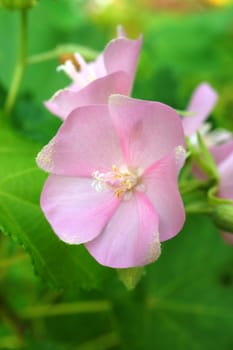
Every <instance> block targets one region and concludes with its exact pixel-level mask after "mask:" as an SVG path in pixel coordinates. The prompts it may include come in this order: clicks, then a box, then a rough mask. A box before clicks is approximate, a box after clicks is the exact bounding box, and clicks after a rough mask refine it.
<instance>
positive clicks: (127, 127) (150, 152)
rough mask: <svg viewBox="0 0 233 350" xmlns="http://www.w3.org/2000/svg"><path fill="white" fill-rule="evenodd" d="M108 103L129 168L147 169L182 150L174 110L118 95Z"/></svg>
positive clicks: (179, 126)
mask: <svg viewBox="0 0 233 350" xmlns="http://www.w3.org/2000/svg"><path fill="white" fill-rule="evenodd" d="M109 101H110V102H109V108H110V113H111V117H112V120H113V123H114V125H115V128H116V130H117V133H118V136H119V139H120V141H121V147H122V150H123V153H124V156H125V161H126V163H127V164H128V165H130V166H132V167H138V166H140V167H141V168H142V169H146V168H147V167H149V166H151V165H152V164H154V163H155V162H156V161H157V160H159V159H160V158H162V157H164V156H165V155H167V154H169V153H171V152H172V151H173V150H174V149H175V148H176V147H177V146H182V147H183V148H185V140H184V132H183V128H182V124H181V121H180V118H179V116H178V114H177V113H176V111H175V110H174V109H172V108H170V107H168V106H166V105H164V104H162V103H159V102H150V101H142V100H137V99H133V98H129V97H126V96H121V95H113V96H111V97H110V99H109Z"/></svg>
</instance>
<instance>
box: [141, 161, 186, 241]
mask: <svg viewBox="0 0 233 350" xmlns="http://www.w3.org/2000/svg"><path fill="white" fill-rule="evenodd" d="M143 180H144V184H145V188H146V194H147V196H148V197H149V199H150V200H151V202H152V203H153V205H154V207H155V210H156V211H157V213H158V215H159V233H160V241H161V242H163V241H166V240H168V239H170V238H172V237H174V236H175V235H176V234H177V233H179V231H180V230H181V229H182V227H183V225H184V221H185V211H184V205H183V202H182V199H181V196H180V193H179V190H178V183H177V165H176V160H175V158H174V155H173V154H172V155H169V156H167V157H165V158H163V159H161V160H159V161H158V162H156V163H155V164H154V165H153V166H151V167H150V168H149V169H147V170H146V172H145V174H144V175H143Z"/></svg>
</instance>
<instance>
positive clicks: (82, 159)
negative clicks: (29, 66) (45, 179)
mask: <svg viewBox="0 0 233 350" xmlns="http://www.w3.org/2000/svg"><path fill="white" fill-rule="evenodd" d="M37 163H38V165H39V166H40V167H41V168H42V169H44V170H45V171H48V172H50V173H53V174H56V175H65V176H81V177H82V176H88V177H91V176H92V174H93V172H94V171H96V170H99V171H103V172H104V171H109V170H111V168H112V165H113V164H115V165H117V166H120V165H121V164H122V155H121V149H120V145H119V140H118V138H117V135H116V132H115V129H114V127H113V125H112V121H111V118H110V116H109V111H108V107H107V106H105V105H95V106H86V107H80V108H77V109H76V110H74V111H73V112H72V113H71V114H70V115H69V117H68V118H67V119H66V120H65V121H64V123H63V124H62V126H61V127H60V129H59V130H58V133H57V134H56V136H55V137H54V138H53V139H52V140H51V141H50V143H49V144H48V145H47V146H45V147H44V148H43V149H42V151H41V152H40V153H39V154H38V156H37Z"/></svg>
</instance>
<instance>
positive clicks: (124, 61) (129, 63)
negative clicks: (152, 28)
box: [103, 36, 142, 95]
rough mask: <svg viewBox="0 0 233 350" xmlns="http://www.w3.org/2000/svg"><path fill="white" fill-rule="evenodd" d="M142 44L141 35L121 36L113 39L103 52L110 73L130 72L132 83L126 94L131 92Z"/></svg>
mask: <svg viewBox="0 0 233 350" xmlns="http://www.w3.org/2000/svg"><path fill="white" fill-rule="evenodd" d="M141 46H142V37H141V36H140V37H139V39H137V40H131V39H127V38H124V37H121V38H118V39H114V40H111V41H110V43H109V44H108V45H107V47H106V48H105V50H104V52H103V57H104V64H105V67H106V70H107V72H108V74H111V73H114V72H118V71H123V72H125V73H127V74H128V76H129V81H130V85H129V89H128V91H127V92H125V94H126V95H130V93H131V89H132V86H133V81H134V77H135V72H136V68H137V64H138V57H139V52H140V49H141Z"/></svg>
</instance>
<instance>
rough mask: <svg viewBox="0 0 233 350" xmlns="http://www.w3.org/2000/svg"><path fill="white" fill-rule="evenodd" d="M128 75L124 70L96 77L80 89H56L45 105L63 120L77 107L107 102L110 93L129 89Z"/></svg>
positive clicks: (124, 91)
mask: <svg viewBox="0 0 233 350" xmlns="http://www.w3.org/2000/svg"><path fill="white" fill-rule="evenodd" d="M129 85H130V81H129V77H128V75H127V74H125V73H124V72H116V73H113V74H109V75H107V76H105V77H103V78H99V79H96V80H94V81H92V82H91V83H90V84H88V85H87V86H85V87H84V88H82V89H81V90H77V91H74V90H72V89H69V88H67V89H64V90H60V91H58V92H57V93H56V94H55V95H54V96H53V97H52V98H51V100H49V101H46V102H45V106H46V107H47V108H48V110H49V111H50V112H52V113H53V114H55V115H57V116H59V117H60V118H61V119H63V120H65V119H66V117H67V116H68V115H69V114H70V113H71V112H72V111H73V110H74V109H75V108H77V107H82V106H88V105H94V104H107V103H108V98H109V96H110V95H111V94H116V93H120V94H124V93H126V92H127V91H128V90H129Z"/></svg>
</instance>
